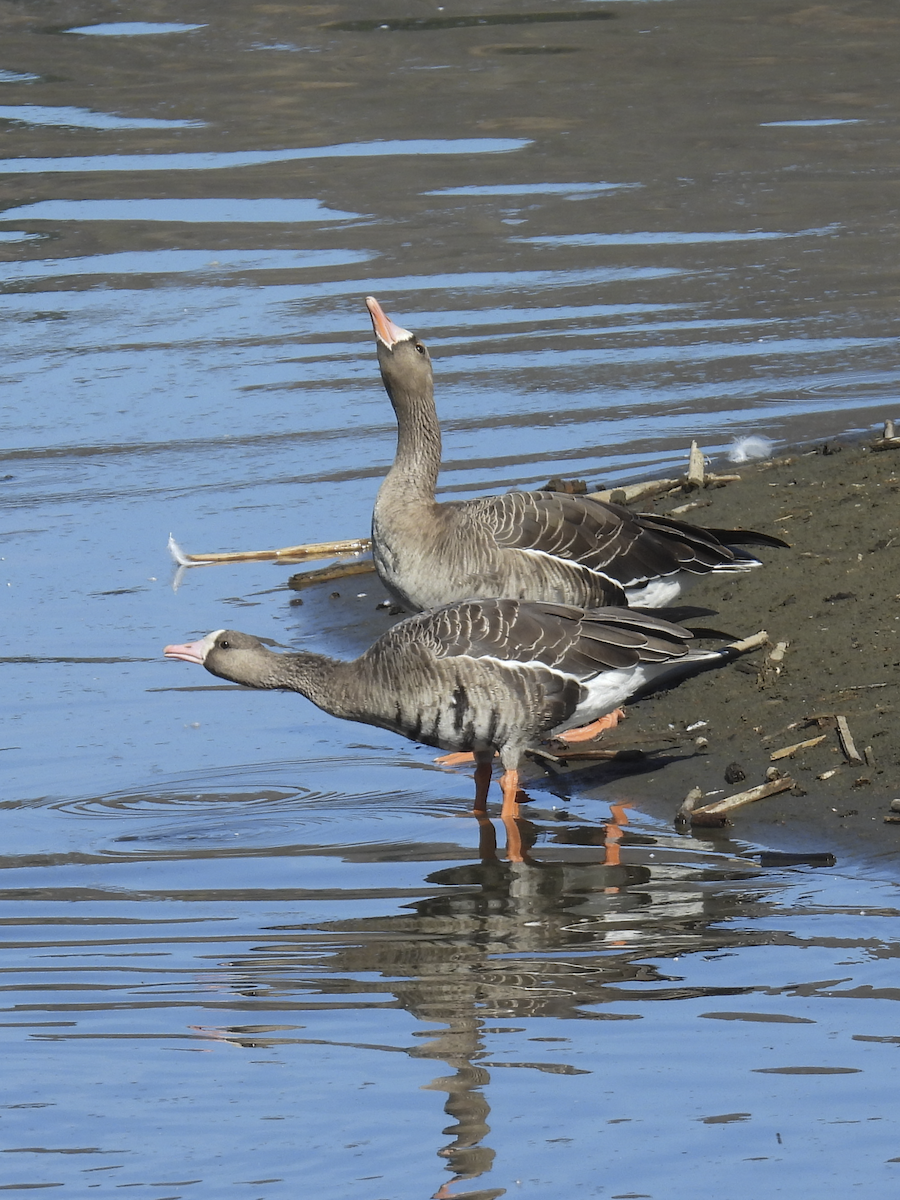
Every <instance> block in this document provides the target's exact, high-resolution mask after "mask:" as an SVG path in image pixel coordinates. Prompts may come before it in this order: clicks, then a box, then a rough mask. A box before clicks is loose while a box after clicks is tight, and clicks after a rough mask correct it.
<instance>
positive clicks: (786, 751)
mask: <svg viewBox="0 0 900 1200" xmlns="http://www.w3.org/2000/svg"><path fill="white" fill-rule="evenodd" d="M827 736H828V735H827V734H825V733H822V734H820V735H819V736H818V737H814V738H807V739H806V741H805V742H795V743H794V744H793V746H782V748H781V749H780V750H775V751H774V752H773V753H772V754H770V755H769V762H778V760H779V759H780V758H791V757H792V756H793V755H794V754H796V753H797V751H798V750H809V748H810V747H811V746H818V744H819V743H820V742H824V741H825V738H826V737H827Z"/></svg>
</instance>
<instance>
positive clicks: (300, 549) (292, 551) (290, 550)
mask: <svg viewBox="0 0 900 1200" xmlns="http://www.w3.org/2000/svg"><path fill="white" fill-rule="evenodd" d="M371 548H372V542H371V539H369V538H349V539H348V540H346V541H342V542H308V543H307V544H306V545H303V546H282V547H281V549H280V550H234V551H231V552H229V553H224V554H185V552H184V551H183V550H182V549H181V547H180V546H179V545H178V543H177V542H176V541H175V539H174V537H173V536H172V534H171V533H170V534H169V553H170V554H171V555H172V558H173V559H174V560H175V562H176V564H177V565H178V566H179V567H204V566H208V565H210V564H211V563H230V562H272V561H278V560H279V559H281V560H284V561H290V560H292V559H293V560H296V561H297V562H302V561H303V560H304V559H308V558H334V557H335V555H338V554H364V553H365V552H366V551H367V550H371ZM370 570H373V571H374V570H375V568H374V566H372V567H371V568H370Z"/></svg>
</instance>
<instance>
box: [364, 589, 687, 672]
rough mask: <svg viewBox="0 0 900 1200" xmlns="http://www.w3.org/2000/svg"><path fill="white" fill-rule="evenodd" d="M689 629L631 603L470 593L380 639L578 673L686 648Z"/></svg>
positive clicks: (437, 652)
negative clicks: (585, 603)
mask: <svg viewBox="0 0 900 1200" xmlns="http://www.w3.org/2000/svg"><path fill="white" fill-rule="evenodd" d="M691 640H692V635H691V634H690V633H689V631H688V630H686V629H682V628H681V627H680V626H678V625H672V624H670V623H669V622H668V621H661V620H659V619H658V618H656V617H651V616H648V615H647V614H645V613H640V612H637V611H634V610H632V609H625V608H599V609H593V610H590V611H584V610H582V609H580V608H574V607H571V606H569V605H565V604H540V603H535V602H532V601H525V600H512V599H504V600H467V601H463V602H461V603H459V604H450V605H446V606H445V607H444V608H440V609H435V610H434V611H432V612H427V613H421V614H419V615H418V616H415V617H410V618H408V619H407V620H405V621H401V622H400V623H399V624H398V625H395V626H394V627H393V628H392V629H390V630H389V631H388V632H387V633H386V634H384V635H383V637H382V638H381V639H380V640H379V641H380V644H381V646H382V647H383V649H384V651H386V652H389V653H394V652H397V651H400V652H402V650H403V648H408V647H410V646H411V645H416V646H418V647H421V648H424V649H425V650H426V651H427V652H428V653H429V654H430V655H431V656H433V657H434V658H450V657H466V658H472V659H494V660H496V661H500V662H504V663H509V664H511V665H520V666H525V665H528V664H541V665H542V666H545V667H549V668H551V669H553V670H555V671H559V672H562V673H563V674H566V675H570V676H573V677H575V678H578V679H587V678H591V677H592V676H594V675H597V674H599V673H600V672H602V671H606V670H618V669H621V668H625V667H631V666H634V665H635V664H636V663H639V662H668V661H672V660H674V659H678V658H682V657H684V655H686V654H687V652H688V643H689V642H690V641H691Z"/></svg>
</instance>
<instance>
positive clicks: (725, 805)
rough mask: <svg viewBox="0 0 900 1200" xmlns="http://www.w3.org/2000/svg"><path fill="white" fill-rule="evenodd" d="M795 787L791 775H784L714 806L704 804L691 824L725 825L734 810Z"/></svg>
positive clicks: (695, 810)
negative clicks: (729, 814)
mask: <svg viewBox="0 0 900 1200" xmlns="http://www.w3.org/2000/svg"><path fill="white" fill-rule="evenodd" d="M793 786H794V781H793V779H792V778H791V777H790V775H783V776H782V777H781V778H780V779H773V780H771V781H770V782H769V783H761V784H760V785H759V786H758V787H753V788H748V789H747V791H745V792H736V793H735V794H734V795H733V796H724V797H723V798H722V799H721V800H714V801H713V803H712V804H704V805H703V806H702V807H701V808H695V809H694V810H693V811H692V812H691V824H692V825H724V824H725V823H726V821H727V820H728V813H730V812H733V811H734V809H736V808H743V806H744V805H745V804H753V803H754V801H756V800H764V799H765V798H766V796H775V795H777V794H778V792H786V791H787V790H788V789H789V788H792V787H793Z"/></svg>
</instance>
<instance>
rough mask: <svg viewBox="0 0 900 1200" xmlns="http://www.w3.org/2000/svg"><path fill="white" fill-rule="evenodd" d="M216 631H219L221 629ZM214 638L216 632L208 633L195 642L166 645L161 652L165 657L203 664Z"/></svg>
mask: <svg viewBox="0 0 900 1200" xmlns="http://www.w3.org/2000/svg"><path fill="white" fill-rule="evenodd" d="M218 632H220V633H221V630H219V631H218ZM215 640H216V634H211V633H208V634H207V635H206V637H203V638H200V640H199V641H197V642H184V643H183V644H182V645H180V646H178V645H173V646H166V647H165V649H164V650H163V654H164V655H165V656H166V658H180V659H181V660H182V662H189V663H197V664H198V666H201V667H202V666H203V664H204V662H205V661H206V656H207V654H208V653H209V650H210V647H211V646H212V644H213V642H214V641H215Z"/></svg>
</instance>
